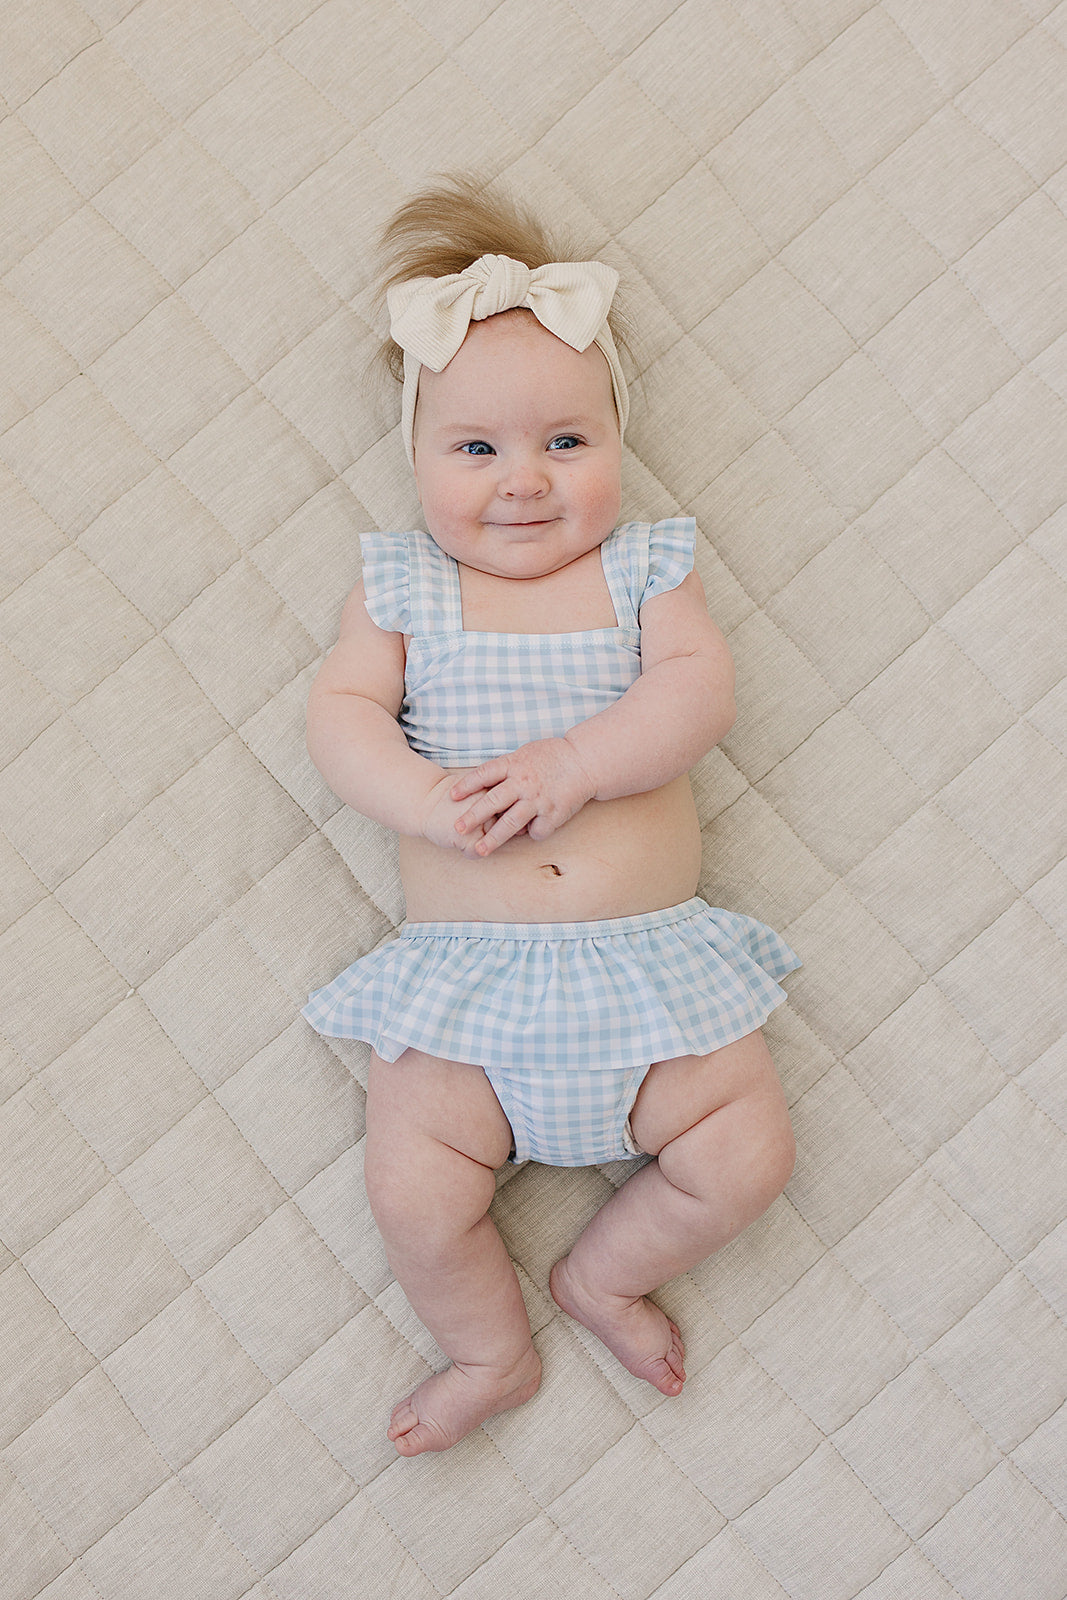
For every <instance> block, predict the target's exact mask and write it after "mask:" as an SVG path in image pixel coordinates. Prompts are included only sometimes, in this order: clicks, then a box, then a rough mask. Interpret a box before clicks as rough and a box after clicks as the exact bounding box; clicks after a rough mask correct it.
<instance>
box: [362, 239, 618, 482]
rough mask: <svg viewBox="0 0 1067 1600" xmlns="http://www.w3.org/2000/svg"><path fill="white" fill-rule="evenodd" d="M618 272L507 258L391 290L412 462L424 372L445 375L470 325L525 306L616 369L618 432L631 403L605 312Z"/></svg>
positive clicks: (489, 258)
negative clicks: (424, 369) (538, 264)
mask: <svg viewBox="0 0 1067 1600" xmlns="http://www.w3.org/2000/svg"><path fill="white" fill-rule="evenodd" d="M618 282H619V274H618V273H617V272H616V271H615V269H614V268H613V267H609V266H606V265H605V264H604V262H602V261H552V262H549V263H548V265H547V266H543V267H534V268H530V267H527V266H526V265H524V263H523V262H521V261H513V260H512V259H511V257H510V256H497V255H486V256H479V258H478V260H477V261H475V262H473V263H472V264H471V266H469V267H467V269H466V270H465V271H464V272H451V273H448V274H447V275H446V276H444V277H441V278H431V277H424V278H409V279H408V280H407V281H406V282H404V283H397V284H394V285H393V286H392V288H390V289H389V290H388V291H387V293H386V301H387V304H388V307H389V317H390V330H389V331H390V333H391V334H392V336H393V338H394V340H395V341H396V343H397V344H398V345H399V346H400V348H401V349H402V350H403V352H404V398H403V414H402V418H401V423H402V429H403V434H404V445H405V448H406V449H407V453H408V460H409V461H410V462H411V464H412V466H414V464H415V448H414V423H415V400H416V396H417V393H418V382H419V372H420V370H421V368H422V367H424V366H426V367H429V368H430V370H431V372H441V371H442V370H443V369H444V368H445V367H446V366H447V365H448V363H449V362H450V361H451V359H452V357H453V356H454V355H455V354H456V351H457V350H458V349H459V347H460V345H461V344H462V343H463V341H464V339H465V338H466V337H467V329H468V328H469V327H470V325H471V323H472V322H482V321H484V320H485V318H486V317H493V316H496V315H497V313H498V312H500V311H510V310H512V309H513V308H515V307H524V308H525V309H527V310H530V311H532V312H533V314H534V316H535V317H536V318H537V320H538V322H539V323H540V324H541V326H542V327H543V328H547V329H548V331H549V333H554V334H555V335H556V337H557V339H562V340H563V342H564V343H565V344H569V345H570V346H571V348H572V349H574V350H586V349H588V347H589V346H590V345H591V344H595V345H596V346H597V348H598V349H599V350H600V351H601V352H602V353H603V355H604V357H605V359H606V361H607V363H608V366H609V368H610V369H611V386H612V392H613V394H614V397H615V409H616V411H617V412H618V417H619V432H620V434H621V433H622V432H623V430H624V429H625V427H626V418H627V415H628V412H629V400H628V396H627V392H626V380H625V378H624V377H623V373H622V367H621V364H620V362H619V354H618V351H617V350H616V348H615V341H614V339H613V338H612V335H611V330H610V328H609V327H608V322H607V315H608V310H609V308H610V306H611V302H612V299H613V297H614V294H615V290H616V287H617V285H618Z"/></svg>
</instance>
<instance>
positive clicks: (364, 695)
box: [307, 583, 482, 856]
mask: <svg viewBox="0 0 1067 1600" xmlns="http://www.w3.org/2000/svg"><path fill="white" fill-rule="evenodd" d="M403 698H404V636H403V634H401V633H387V632H385V631H384V630H383V629H382V628H379V627H378V626H377V625H376V624H375V623H374V622H372V621H371V619H370V617H369V616H368V615H367V610H366V607H365V605H364V603H363V585H362V583H358V584H357V585H356V587H355V588H354V589H353V591H352V593H351V594H350V595H349V597H348V600H347V601H346V602H345V608H344V612H343V613H342V616H341V632H340V637H339V638H338V641H337V644H336V645H335V647H334V648H333V650H331V652H330V654H329V655H328V656H327V657H326V660H325V661H324V662H323V664H322V666H321V667H320V669H319V672H318V675H317V677H316V678H315V682H314V683H313V684H312V686H311V693H310V695H309V696H308V706H307V747H308V754H309V755H310V757H311V759H312V761H313V762H314V763H315V765H316V767H318V769H319V771H320V772H321V773H322V775H323V777H324V778H325V779H326V782H327V783H328V784H329V786H330V788H331V789H332V790H333V792H334V794H335V795H337V797H338V799H339V800H343V801H344V802H345V804H346V805H349V806H351V807H352V808H353V810H355V811H359V812H362V814H363V816H365V817H371V818H372V819H373V820H374V821H375V822H381V823H384V824H385V826H386V827H388V828H392V829H393V830H394V831H395V832H396V833H403V834H409V835H412V836H415V837H422V838H426V839H430V840H432V842H433V843H434V844H439V845H443V846H445V847H446V848H449V849H459V850H461V851H462V852H463V854H464V855H472V856H473V855H474V853H475V847H476V846H477V844H478V843H479V842H480V840H481V837H482V829H481V828H480V827H479V826H478V825H477V824H473V825H472V826H471V827H469V828H468V829H465V830H464V832H463V834H459V833H457V832H456V828H455V824H456V822H457V820H458V819H459V817H460V816H461V815H462V814H463V813H464V811H465V809H466V808H465V806H464V805H462V804H460V803H457V802H456V801H455V800H453V799H452V796H451V794H450V790H451V787H452V784H453V783H454V782H455V774H454V773H452V774H449V773H447V772H445V770H444V768H442V767H439V766H436V765H435V764H434V762H432V761H427V760H426V759H425V757H424V756H420V755H417V754H416V753H415V751H413V750H412V749H411V748H410V746H409V745H408V742H407V740H406V738H405V737H404V733H403V730H402V729H401V727H400V724H399V723H398V722H397V720H396V719H397V715H398V713H399V711H400V707H401V704H402V702H403Z"/></svg>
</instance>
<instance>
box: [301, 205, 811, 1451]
mask: <svg viewBox="0 0 1067 1600" xmlns="http://www.w3.org/2000/svg"><path fill="white" fill-rule="evenodd" d="M385 239H386V243H387V245H389V246H391V247H392V249H393V262H394V266H393V271H392V274H391V276H390V277H389V279H388V281H387V289H388V293H387V299H388V305H389V311H390V317H391V332H392V337H393V340H394V341H395V345H396V346H398V347H399V348H400V349H402V351H403V379H404V387H403V402H402V429H403V435H404V441H405V445H406V448H407V453H408V459H409V461H410V462H411V465H412V467H413V469H414V474H415V483H416V486H417V489H418V495H419V500H420V503H421V506H422V510H423V515H424V518H425V522H426V529H427V532H425V533H422V532H411V533H400V534H382V533H372V534H367V535H364V536H363V539H362V552H363V579H362V582H361V583H359V584H357V586H356V588H355V589H354V590H353V592H352V594H351V596H350V597H349V600H348V602H347V604H346V606H345V608H344V613H343V616H342V621H341V632H340V638H339V641H338V643H337V645H336V647H335V649H334V650H333V651H332V652H331V654H330V655H329V656H328V657H327V659H326V661H325V663H324V664H323V666H322V669H321V671H320V672H319V674H318V677H317V678H316V680H315V683H314V686H313V688H312V691H311V696H310V699H309V703H308V749H309V751H310V754H311V757H312V760H313V761H314V762H315V764H316V766H317V767H318V768H319V770H320V771H321V772H322V774H323V776H324V777H325V778H326V780H327V782H328V783H329V785H330V787H331V788H332V789H333V791H334V792H335V794H337V795H338V796H339V797H340V799H342V800H343V801H344V802H345V803H346V804H347V805H350V806H353V807H354V808H355V809H356V810H357V811H360V812H362V813H363V815H364V816H367V817H371V818H374V819H375V820H377V821H379V822H381V823H384V824H385V825H386V826H388V827H389V828H392V829H394V830H395V831H396V832H397V833H398V834H399V836H400V865H401V872H402V877H403V884H404V891H405V895H406V899H407V916H408V920H407V922H406V923H405V926H404V929H403V930H402V932H401V934H400V935H399V937H398V938H396V939H395V940H393V941H392V942H391V943H390V944H388V945H386V946H384V947H383V948H381V949H379V950H377V951H374V952H372V954H370V955H368V956H365V957H363V958H362V959H361V960H359V961H357V962H355V964H354V965H353V966H351V967H349V968H348V969H347V971H345V972H343V973H342V974H341V976H340V977H338V978H337V979H335V980H334V982H333V983H331V984H329V985H328V986H327V987H326V988H324V989H320V990H319V991H318V992H317V993H316V994H314V995H312V996H311V998H310V1000H309V1002H308V1005H307V1007H306V1008H305V1012H304V1014H305V1016H306V1017H307V1018H308V1019H309V1020H310V1022H311V1023H312V1025H313V1026H314V1027H315V1028H316V1029H318V1030H319V1031H320V1032H321V1033H324V1034H329V1035H332V1036H335V1037H343V1038H357V1039H364V1040H367V1041H368V1042H369V1043H370V1044H371V1046H372V1047H373V1050H372V1057H371V1069H370V1077H369V1082H368V1089H367V1139H366V1183H367V1192H368V1196H369V1199H370V1203H371V1207H372V1210H373V1213H374V1217H375V1220H376V1222H377V1224H378V1227H379V1229H380V1231H381V1234H382V1237H383V1239H384V1241H385V1246H386V1250H387V1252H388V1257H389V1262H390V1265H391V1267H392V1270H393V1271H394V1273H395V1275H396V1277H397V1279H398V1281H399V1283H400V1284H401V1286H402V1288H403V1289H404V1292H405V1293H406V1295H407V1297H408V1300H409V1301H410V1303H411V1305H412V1307H413V1309H414V1310H415V1312H416V1313H417V1315H418V1316H419V1317H420V1318H421V1319H422V1321H423V1323H424V1324H425V1325H426V1327H427V1328H428V1329H429V1331H430V1332H431V1333H432V1335H433V1337H434V1339H435V1340H436V1341H437V1343H438V1345H439V1346H440V1348H441V1350H442V1351H443V1352H444V1353H445V1354H446V1355H447V1356H448V1357H449V1358H450V1360H451V1365H450V1366H448V1367H447V1368H446V1369H445V1370H443V1371H441V1372H438V1373H435V1374H433V1375H432V1376H431V1377H429V1378H428V1379H427V1380H426V1381H425V1382H424V1383H422V1384H421V1385H420V1386H419V1387H418V1388H417V1389H416V1390H415V1392H414V1394H412V1395H410V1396H409V1397H408V1398H406V1399H404V1400H402V1401H401V1402H400V1403H399V1404H398V1405H397V1406H396V1407H395V1409H394V1410H393V1413H392V1418H391V1421H390V1424H389V1428H388V1436H389V1438H390V1439H391V1440H392V1441H393V1443H394V1444H395V1446H396V1449H397V1450H398V1452H399V1453H400V1454H401V1455H405V1456H412V1455H417V1454H418V1453H419V1452H421V1451H423V1450H444V1449H447V1448H448V1447H449V1446H450V1445H452V1444H454V1443H455V1442H456V1441H457V1440H459V1439H461V1438H463V1437H464V1435H466V1434H467V1433H469V1432H470V1431H471V1430H472V1429H473V1428H476V1427H477V1426H478V1425H479V1424H480V1423H481V1422H483V1421H484V1420H485V1419H486V1418H487V1417H490V1416H493V1415H495V1414H496V1413H498V1412H501V1411H505V1410H507V1409H509V1408H510V1407H512V1406H518V1405H521V1404H522V1403H523V1402H524V1401H526V1400H529V1399H530V1398H531V1396H532V1395H533V1394H534V1393H535V1391H536V1390H537V1387H538V1383H539V1381H540V1361H539V1359H538V1356H537V1352H536V1350H535V1349H534V1346H533V1343H532V1342H531V1337H530V1324H529V1320H528V1318H527V1315H526V1310H525V1306H524V1304H523V1299H522V1294H521V1292H520V1289H519V1284H518V1280H517V1278H516V1275H515V1271H514V1268H513V1267H512V1264H511V1262H510V1260H509V1258H508V1255H507V1252H506V1251H505V1249H504V1245H503V1243H502V1241H501V1239H500V1235H499V1234H498V1233H497V1231H496V1228H495V1227H494V1225H493V1223H492V1221H491V1219H490V1217H489V1214H488V1213H489V1205H490V1202H491V1200H492V1199H493V1195H494V1191H495V1171H496V1169H497V1168H499V1167H501V1166H503V1165H504V1164H505V1163H507V1162H508V1161H509V1160H510V1161H527V1160H533V1161H538V1162H544V1163H547V1164H548V1165H552V1166H585V1165H591V1164H593V1163H598V1162H612V1161H618V1160H626V1159H631V1158H634V1157H638V1156H641V1155H645V1156H647V1157H651V1158H652V1159H651V1160H646V1161H645V1163H644V1164H643V1165H642V1166H641V1167H640V1168H639V1169H638V1170H637V1171H636V1172H634V1174H633V1175H632V1176H631V1177H630V1178H629V1179H628V1180H627V1181H626V1182H625V1183H624V1184H622V1186H621V1187H620V1188H619V1189H618V1191H617V1192H616V1194H615V1195H614V1196H613V1197H612V1199H611V1200H609V1201H608V1203H607V1204H606V1205H605V1206H604V1207H603V1209H602V1210H601V1211H600V1212H599V1213H598V1214H597V1215H596V1216H595V1217H594V1218H593V1219H592V1221H591V1222H590V1223H589V1225H588V1227H587V1228H586V1229H585V1231H584V1232H583V1233H582V1234H581V1236H580V1237H579V1238H578V1240H577V1241H576V1242H575V1244H574V1245H573V1247H572V1249H571V1251H570V1253H569V1255H567V1256H566V1257H565V1259H564V1260H562V1261H559V1262H557V1264H556V1265H555V1267H554V1268H553V1270H552V1274H551V1279H550V1289H551V1293H552V1295H553V1298H554V1299H555V1301H556V1302H557V1304H558V1305H559V1306H560V1307H561V1308H562V1309H563V1310H564V1311H565V1312H566V1313H567V1314H568V1315H569V1316H571V1317H574V1318H575V1319H577V1321H579V1322H581V1323H583V1324H584V1326H585V1327H586V1328H588V1329H590V1330H591V1331H592V1332H593V1333H594V1334H596V1335H597V1336H598V1337H599V1338H600V1339H601V1340H603V1342H604V1343H605V1344H606V1345H607V1347H608V1348H609V1349H610V1350H611V1351H612V1352H613V1353H614V1355H615V1356H616V1357H617V1358H618V1360H619V1361H620V1362H621V1363H622V1364H623V1366H624V1367H626V1368H627V1369H628V1370H629V1371H630V1372H632V1373H634V1374H635V1375H636V1376H638V1377H640V1378H644V1379H647V1381H648V1382H649V1383H651V1384H654V1385H655V1387H656V1388H657V1389H659V1390H660V1391H661V1392H662V1393H663V1394H665V1395H677V1394H679V1393H680V1392H681V1389H682V1384H683V1382H684V1380H685V1369H684V1366H683V1359H684V1351H683V1346H682V1340H681V1336H680V1334H679V1331H678V1329H677V1328H676V1327H675V1325H674V1323H673V1322H671V1321H670V1320H669V1319H668V1318H667V1317H666V1316H665V1314H664V1313H663V1311H662V1310H660V1309H659V1307H658V1306H656V1305H655V1304H654V1303H653V1302H652V1301H651V1300H649V1299H648V1298H647V1296H648V1294H649V1293H650V1292H651V1291H653V1290H655V1289H657V1288H659V1287H660V1286H661V1285H662V1284H664V1283H665V1282H667V1281H668V1280H669V1279H671V1278H674V1277H676V1276H678V1275H679V1274H680V1273H683V1272H685V1271H686V1270H687V1269H688V1268H690V1267H692V1266H694V1265H696V1263H698V1262H700V1261H703V1260H704V1259H705V1258H706V1257H707V1256H709V1255H710V1254H712V1252H714V1251H715V1250H718V1249H719V1248H720V1247H721V1246H722V1245H724V1244H726V1243H727V1242H728V1241H729V1240H731V1239H733V1238H734V1237H735V1236H736V1235H737V1234H738V1233H740V1231H741V1230H742V1229H743V1228H745V1227H746V1226H747V1225H748V1224H749V1223H750V1222H752V1221H753V1220H754V1219H755V1218H756V1217H758V1216H760V1214H761V1213H762V1212H763V1211H764V1210H765V1209H766V1208H767V1206H769V1205H770V1204H771V1202H772V1201H773V1200H774V1199H775V1198H776V1196H777V1195H779V1194H780V1193H781V1191H782V1188H783V1187H784V1185H785V1183H786V1181H787V1179H788V1178H789V1175H790V1172H791V1171H792V1167H793V1160H794V1145H793V1137H792V1131H791V1128H790V1123H789V1115H788V1111H787V1108H786V1102H785V1097H784V1095H783V1093H782V1089H781V1086H780V1084H779V1081H778V1078H777V1075H776V1073H775V1070H774V1067H773V1065H772V1063H771V1060H770V1057H769V1054H768V1051H767V1048H766V1046H765V1044H764V1041H763V1037H762V1035H761V1033H760V1031H759V1029H760V1025H761V1024H762V1022H763V1021H764V1020H765V1019H766V1017H767V1015H768V1014H769V1012H770V1011H771V1010H773V1008H774V1007H775V1006H776V1005H778V1004H779V1002H780V1001H781V1000H782V999H784V993H783V991H782V989H781V988H780V987H779V984H778V981H777V980H778V979H779V978H781V977H782V976H784V974H785V973H787V972H789V971H791V970H792V969H793V968H794V967H796V966H798V965H799V961H798V959H797V957H796V956H795V955H794V954H793V952H792V951H791V950H790V949H789V947H788V945H786V944H785V943H784V942H783V941H782V940H781V939H780V938H779V937H778V935H777V934H775V933H774V932H772V931H771V930H770V929H769V928H766V927H764V925H763V924H762V923H759V922H755V921H753V920H752V919H751V918H749V917H744V916H739V915H736V914H733V913H731V912H729V911H723V910H716V909H714V908H712V907H710V906H708V905H706V904H705V903H704V901H702V900H700V899H698V898H696V897H695V896H696V888H697V880H698V877H699V873H700V844H701V841H700V830H699V826H698V821H697V814H696V809H695V805H694V802H693V797H692V792H691V788H690V784H689V778H688V775H687V774H688V772H689V769H690V767H692V766H693V764H694V763H695V762H696V761H697V760H699V758H700V757H701V756H703V755H704V754H705V753H706V752H707V751H708V750H710V749H711V747H712V746H713V745H714V744H716V743H717V741H718V740H719V739H720V738H722V736H723V734H725V733H726V732H727V731H728V729H729V728H730V726H731V724H732V722H733V719H734V705H733V669H732V664H731V660H730V655H729V652H728V650H727V647H726V643H725V641H724V639H723V637H722V634H721V633H720V632H719V630H718V629H717V628H716V627H715V625H714V624H713V622H712V621H711V620H710V618H709V616H708V614H707V610H706V607H705V602H704V594H703V590H702V587H701V584H700V580H699V578H698V577H697V575H696V572H695V571H694V567H693V561H694V532H695V529H694V524H693V521H692V519H690V518H688V517H677V518H674V517H672V518H668V519H667V520H666V521H663V522H658V523H655V524H652V525H649V524H647V523H635V522H630V523H625V524H623V525H622V526H619V525H618V519H619V514H620V506H621V487H620V475H621V465H622V435H623V429H624V427H625V424H626V417H627V391H626V383H625V379H624V376H623V372H622V368H621V365H620V360H619V355H618V351H617V347H616V343H615V338H614V335H613V332H612V323H613V321H614V313H613V309H612V301H613V297H614V293H615V288H616V284H617V281H618V280H617V274H616V273H615V272H614V271H613V270H612V269H611V268H609V267H607V266H605V265H604V264H602V263H600V262H595V261H572V260H559V259H556V257H557V255H559V254H562V253H563V252H560V251H557V250H555V249H554V248H553V246H552V245H551V244H550V243H549V241H548V240H547V238H546V237H545V235H544V234H543V233H542V232H541V231H540V229H539V228H538V226H537V224H536V223H535V222H533V221H532V220H531V219H530V218H529V217H527V216H525V215H524V214H523V213H521V212H519V211H517V210H516V209H515V208H514V207H513V206H511V205H510V204H506V203H503V202H499V201H495V200H492V199H490V198H488V197H487V196H486V194H485V193H484V191H483V190H482V189H481V188H480V187H479V186H477V185H476V184H475V183H473V182H471V181H469V180H465V179H459V178H457V179H453V180H450V181H447V182H444V183H442V184H441V185H440V186H439V187H438V188H436V189H432V190H428V191H426V192H424V193H423V194H421V195H418V196H416V197H414V199H412V200H411V201H410V202H409V203H407V204H406V205H405V206H403V207H402V208H401V209H400V211H399V212H398V213H397V215H396V217H395V218H394V219H393V222H392V223H391V224H390V226H389V228H388V229H387V230H386V234H385Z"/></svg>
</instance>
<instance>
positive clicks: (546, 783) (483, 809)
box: [450, 739, 596, 857]
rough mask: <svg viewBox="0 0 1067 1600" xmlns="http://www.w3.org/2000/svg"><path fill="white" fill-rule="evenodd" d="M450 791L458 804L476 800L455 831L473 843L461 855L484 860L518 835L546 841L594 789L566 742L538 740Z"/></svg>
mask: <svg viewBox="0 0 1067 1600" xmlns="http://www.w3.org/2000/svg"><path fill="white" fill-rule="evenodd" d="M479 791H480V793H479ZM450 792H451V795H452V799H453V800H457V801H460V802H462V801H463V800H469V799H470V798H471V796H472V795H478V799H477V800H475V803H474V804H473V805H472V806H471V807H470V808H469V809H468V810H466V811H464V812H463V814H462V816H461V817H460V818H459V819H458V821H457V822H456V824H455V827H456V831H457V833H459V834H461V835H462V836H463V838H464V840H467V839H470V838H472V837H473V838H474V839H475V844H474V849H473V851H467V850H465V852H464V853H465V854H468V855H471V854H473V855H474V856H476V857H484V856H487V855H489V854H490V853H491V852H492V851H493V850H496V849H497V847H498V846H499V845H502V844H504V843H506V842H507V840H508V839H513V838H514V837H515V835H516V834H517V833H522V832H524V831H525V832H527V833H528V834H529V835H530V838H531V839H537V840H540V839H547V838H548V837H549V836H550V834H553V833H555V831H556V829H557V828H560V827H562V826H563V824H564V823H565V822H567V821H568V820H569V819H570V818H571V817H573V816H574V814H575V812H577V811H580V810H581V809H582V807H583V806H584V805H585V804H586V802H587V801H589V800H592V799H593V796H594V795H595V794H596V785H595V784H594V782H593V780H592V779H591V778H590V776H589V774H588V772H587V771H586V770H585V768H584V766H583V765H582V763H581V760H580V759H579V757H578V752H577V751H576V750H575V748H574V746H573V745H572V744H569V743H568V742H567V740H566V739H538V740H536V741H535V742H534V743H533V744H524V745H520V746H519V748H518V750H514V751H512V753H511V754H510V755H506V756H497V757H495V759H494V760H492V761H486V762H483V764H482V765H481V766H480V767H476V768H475V769H474V771H473V772H468V773H465V774H464V776H463V777H462V778H460V779H459V780H458V781H456V782H453V784H452V788H451V791H450ZM494 817H495V818H496V821H495V822H491V819H492V818H494Z"/></svg>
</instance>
